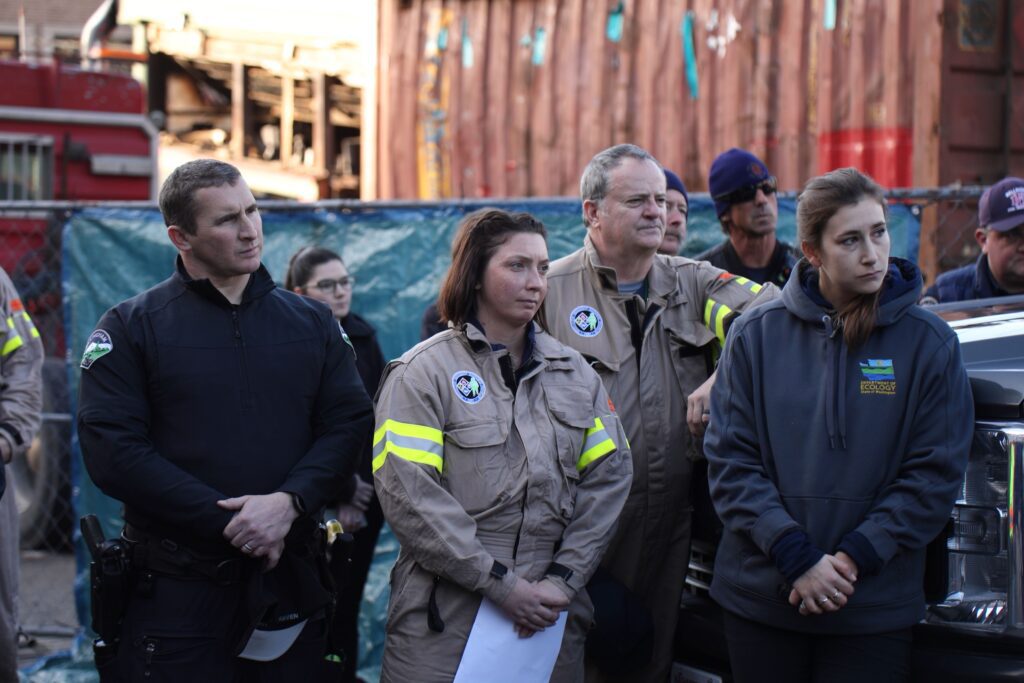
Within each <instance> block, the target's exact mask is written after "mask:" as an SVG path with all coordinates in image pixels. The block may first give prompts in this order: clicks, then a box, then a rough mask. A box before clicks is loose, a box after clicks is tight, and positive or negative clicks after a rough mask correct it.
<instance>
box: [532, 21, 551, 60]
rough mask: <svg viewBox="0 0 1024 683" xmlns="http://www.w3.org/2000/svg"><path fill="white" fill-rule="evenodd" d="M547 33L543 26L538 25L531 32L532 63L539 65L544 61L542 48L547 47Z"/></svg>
mask: <svg viewBox="0 0 1024 683" xmlns="http://www.w3.org/2000/svg"><path fill="white" fill-rule="evenodd" d="M547 42H548V33H547V31H545V30H544V27H543V26H538V27H537V30H536V32H534V34H533V58H532V61H533V65H534V66H540V65H541V64H543V63H544V50H545V49H547Z"/></svg>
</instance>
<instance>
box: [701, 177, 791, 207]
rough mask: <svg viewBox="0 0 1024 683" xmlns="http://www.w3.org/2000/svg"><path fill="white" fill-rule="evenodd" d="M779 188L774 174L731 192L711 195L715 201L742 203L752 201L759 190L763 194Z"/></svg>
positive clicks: (773, 192)
mask: <svg viewBox="0 0 1024 683" xmlns="http://www.w3.org/2000/svg"><path fill="white" fill-rule="evenodd" d="M778 189H779V185H778V182H777V181H776V179H775V176H773V175H770V176H768V177H767V178H765V179H764V180H762V181H761V182H759V183H757V184H756V185H747V186H746V187H741V188H739V189H738V190H733V191H732V192H726V193H725V194H720V195H715V196H714V197H712V199H714V200H715V201H716V202H723V203H725V204H729V205H730V206H731V205H732V204H742V203H743V202H749V201H753V200H754V197H756V196H757V191H758V190H761V192H763V193H764V196H765V197H767V196H769V195H773V194H775V191H776V190H778Z"/></svg>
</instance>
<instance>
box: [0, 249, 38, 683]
mask: <svg viewBox="0 0 1024 683" xmlns="http://www.w3.org/2000/svg"><path fill="white" fill-rule="evenodd" d="M0 325H3V328H2V329H3V331H2V332H0V386H2V388H0V439H6V440H7V442H8V443H9V445H10V446H11V452H12V454H13V455H19V454H21V453H22V452H24V451H25V450H26V449H28V447H29V446H30V445H31V444H32V439H33V438H35V435H36V432H37V431H38V430H39V426H40V421H41V412H42V409H43V378H42V374H41V373H42V367H43V344H42V342H41V341H40V339H39V331H38V330H36V326H35V325H34V324H32V320H31V319H30V318H29V317H28V313H26V312H25V307H24V306H23V305H22V303H21V299H20V298H18V292H17V291H16V290H15V289H14V283H12V282H11V279H10V278H9V277H8V276H7V273H5V272H4V271H3V270H2V269H0ZM3 466H4V464H3V462H2V461H0V467H3ZM14 493H15V492H14V490H13V482H12V481H11V476H10V475H9V474H8V476H7V491H6V492H5V493H4V494H3V497H2V498H0V683H16V682H17V681H18V670H17V669H18V565H19V562H20V559H21V558H20V556H19V553H18V508H17V506H16V505H15V504H14Z"/></svg>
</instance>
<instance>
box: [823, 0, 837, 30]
mask: <svg viewBox="0 0 1024 683" xmlns="http://www.w3.org/2000/svg"><path fill="white" fill-rule="evenodd" d="M821 23H822V25H823V26H824V27H825V30H826V31H832V30H835V27H836V0H825V12H824V14H823V15H822V18H821Z"/></svg>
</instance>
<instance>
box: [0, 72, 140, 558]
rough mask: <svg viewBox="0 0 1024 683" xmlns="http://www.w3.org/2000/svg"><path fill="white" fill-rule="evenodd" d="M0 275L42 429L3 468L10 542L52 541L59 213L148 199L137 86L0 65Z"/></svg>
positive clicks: (63, 465)
mask: <svg viewBox="0 0 1024 683" xmlns="http://www.w3.org/2000/svg"><path fill="white" fill-rule="evenodd" d="M0 83H3V87H2V88H0V266H2V267H3V268H4V269H5V270H6V271H7V272H8V274H10V276H11V277H12V279H13V280H14V283H15V285H16V286H17V287H18V290H19V292H21V295H22V299H23V300H24V302H25V305H26V308H27V309H28V310H29V312H30V314H31V315H32V316H33V319H34V320H35V322H36V325H37V327H38V328H39V331H40V333H41V335H42V338H43V340H44V346H45V348H46V352H47V361H46V364H45V367H44V371H43V375H44V382H45V392H44V393H45V396H44V401H45V405H44V423H43V429H42V430H41V433H40V437H39V438H38V439H37V440H36V442H35V443H34V444H33V447H32V449H30V450H29V452H28V454H27V455H26V456H25V457H24V458H21V459H18V460H16V461H15V462H14V463H13V466H12V469H11V472H12V474H13V477H12V479H13V488H14V492H15V496H16V498H17V502H18V508H19V511H20V513H21V531H22V541H23V544H25V545H33V546H34V545H39V544H42V543H44V542H46V541H52V540H54V539H60V538H62V536H63V534H64V533H65V532H66V528H67V526H66V525H67V524H68V522H69V521H70V506H69V498H68V489H69V487H68V472H69V466H68V450H69V438H68V435H69V428H70V414H69V406H68V396H67V378H66V369H65V348H64V334H63V326H62V317H63V313H62V305H61V282H60V244H61V229H62V227H63V224H64V215H65V210H66V208H67V205H66V204H65V203H64V202H69V201H73V202H89V201H100V200H121V201H125V200H150V199H153V198H155V196H156V190H155V188H156V183H157V170H156V158H157V154H156V149H157V130H156V128H155V127H154V126H153V124H152V123H151V122H150V120H149V119H148V118H147V117H146V115H145V104H146V101H145V93H144V91H143V88H142V86H141V84H140V83H138V82H137V81H135V80H134V79H132V78H131V77H129V76H127V75H124V74H115V73H104V72H96V71H85V70H82V69H78V68H72V67H67V66H64V65H62V64H59V63H58V62H49V63H42V64H30V63H26V62H18V61H0Z"/></svg>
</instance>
